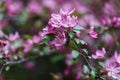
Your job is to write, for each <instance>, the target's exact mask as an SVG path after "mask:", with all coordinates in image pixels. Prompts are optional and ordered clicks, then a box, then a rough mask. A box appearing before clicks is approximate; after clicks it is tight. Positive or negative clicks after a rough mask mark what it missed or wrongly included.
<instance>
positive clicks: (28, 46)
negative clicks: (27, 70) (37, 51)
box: [23, 39, 33, 53]
mask: <svg viewBox="0 0 120 80" xmlns="http://www.w3.org/2000/svg"><path fill="white" fill-rule="evenodd" d="M32 48H33V41H32V40H30V39H28V40H27V41H26V42H25V44H24V49H23V52H24V53H27V52H29V51H30V50H31V49H32Z"/></svg>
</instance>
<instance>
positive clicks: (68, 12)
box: [60, 9, 75, 16]
mask: <svg viewBox="0 0 120 80" xmlns="http://www.w3.org/2000/svg"><path fill="white" fill-rule="evenodd" d="M74 11H75V9H73V10H71V11H64V10H62V9H60V14H61V15H63V16H69V15H71V14H72V13H73V12H74Z"/></svg>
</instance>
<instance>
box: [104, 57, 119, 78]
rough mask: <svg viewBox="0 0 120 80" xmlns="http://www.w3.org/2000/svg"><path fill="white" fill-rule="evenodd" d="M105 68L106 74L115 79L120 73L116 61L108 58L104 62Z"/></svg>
mask: <svg viewBox="0 0 120 80" xmlns="http://www.w3.org/2000/svg"><path fill="white" fill-rule="evenodd" d="M105 69H106V71H108V74H107V75H108V76H109V77H113V78H115V79H117V78H118V77H119V73H120V67H117V63H116V62H115V61H114V60H112V59H110V60H108V61H106V63H105Z"/></svg>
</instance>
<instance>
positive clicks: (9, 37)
mask: <svg viewBox="0 0 120 80" xmlns="http://www.w3.org/2000/svg"><path fill="white" fill-rule="evenodd" d="M19 37H20V36H19V33H18V32H15V34H10V35H9V36H8V39H9V40H10V41H14V40H16V39H18V38H19Z"/></svg>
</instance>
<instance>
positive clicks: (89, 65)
mask: <svg viewBox="0 0 120 80" xmlns="http://www.w3.org/2000/svg"><path fill="white" fill-rule="evenodd" d="M74 43H75V44H76V45H77V43H76V42H75V41H74ZM77 48H78V51H79V46H78V45H77ZM79 53H80V51H79ZM80 55H82V56H83V58H84V60H85V61H86V62H87V64H88V67H89V68H90V70H92V66H91V64H90V63H89V61H88V60H87V58H86V56H85V55H83V54H82V53H80Z"/></svg>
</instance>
